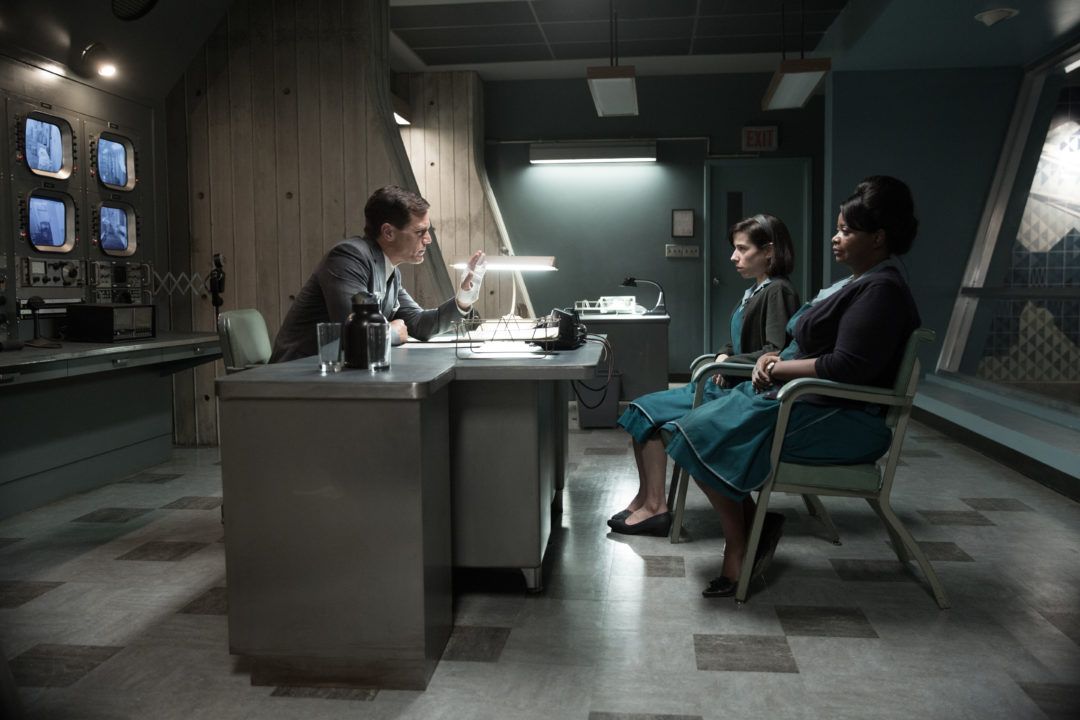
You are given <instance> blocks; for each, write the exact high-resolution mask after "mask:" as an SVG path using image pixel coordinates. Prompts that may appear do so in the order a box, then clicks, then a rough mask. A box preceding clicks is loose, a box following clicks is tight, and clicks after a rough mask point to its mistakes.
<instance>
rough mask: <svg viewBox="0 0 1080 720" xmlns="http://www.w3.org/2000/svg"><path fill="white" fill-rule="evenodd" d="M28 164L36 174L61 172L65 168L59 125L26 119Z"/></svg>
mask: <svg viewBox="0 0 1080 720" xmlns="http://www.w3.org/2000/svg"><path fill="white" fill-rule="evenodd" d="M26 162H27V164H28V165H29V166H30V169H31V170H34V171H36V172H43V173H58V172H60V168H62V167H63V166H64V145H63V140H62V139H61V137H60V126H59V125H57V124H55V123H51V122H46V121H44V120H37V119H35V118H27V119H26Z"/></svg>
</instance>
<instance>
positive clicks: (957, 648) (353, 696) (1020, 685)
mask: <svg viewBox="0 0 1080 720" xmlns="http://www.w3.org/2000/svg"><path fill="white" fill-rule="evenodd" d="M571 441H572V444H573V453H572V457H571V461H572V464H571V468H572V470H571V474H570V480H569V486H568V488H567V491H566V495H565V498H564V511H563V513H562V515H561V516H557V520H558V525H559V527H557V528H556V529H555V531H554V535H553V538H552V544H551V546H550V548H549V551H548V563H547V567H546V569H545V581H546V589H545V591H544V592H543V593H540V594H536V595H527V594H526V593H525V592H524V585H523V582H522V580H521V577H520V575H519V574H517V573H514V572H506V573H498V572H496V573H491V572H469V573H461V574H459V575H457V576H455V583H456V589H457V592H458V596H457V601H456V607H455V619H456V620H455V621H456V626H457V629H456V631H455V632H454V635H453V636H452V637H451V640H450V643H449V645H448V646H447V649H446V652H445V654H444V656H443V660H442V662H441V663H440V665H439V667H438V669H437V671H436V672H435V675H434V677H433V678H432V681H431V685H430V687H429V688H428V690H427V691H426V692H402V691H388V690H357V689H343V688H272V687H253V686H252V685H251V684H250V668H249V667H248V665H247V663H246V662H245V661H244V660H243V659H242V658H237V657H234V656H231V655H229V653H228V637H227V632H228V619H227V600H226V593H225V549H224V545H223V544H222V543H221V542H220V540H221V538H222V526H221V514H220V510H219V504H220V494H221V479H220V467H219V466H218V464H217V460H218V455H217V453H216V452H214V451H177V452H176V453H175V454H174V457H173V460H172V461H171V462H169V463H166V464H164V465H162V466H159V467H156V468H152V469H151V471H150V472H146V473H141V474H139V475H137V476H134V477H130V478H117V482H116V483H115V484H112V485H109V486H106V487H103V488H100V489H98V490H95V491H93V492H90V493H86V494H83V495H77V496H74V497H71V498H67V499H65V500H63V501H61V502H57V503H54V504H52V505H49V506H47V507H44V508H41V509H39V510H36V511H33V512H29V513H24V514H22V515H19V516H17V517H14V518H11V519H9V520H6V521H4V522H0V642H2V644H3V651H4V653H5V654H6V656H7V658H8V660H9V662H10V666H11V672H12V675H13V676H14V678H15V680H16V682H17V683H18V684H19V685H20V696H21V699H22V702H23V704H24V706H25V709H26V711H27V714H28V716H29V717H32V718H56V719H69V718H70V719H71V720H76V719H77V720H104V719H105V718H109V719H116V718H133V719H134V718H138V719H142V718H153V719H155V720H167V719H169V718H182V719H183V720H199V719H202V718H206V719H213V720H223V719H231V718H252V719H256V718H257V719H259V720H262V719H274V718H305V719H320V718H357V719H361V720H362V719H365V718H463V719H469V720H471V719H473V718H478V719H487V718H492V719H494V718H499V719H500V720H502V719H505V718H527V719H528V718H537V719H539V718H555V719H558V718H567V719H579V720H645V719H646V718H664V719H666V720H675V719H677V718H715V719H718V720H719V719H723V720H730V719H732V718H770V720H771V719H773V718H806V719H808V720H813V719H818V718H820V719H821V720H826V719H832V718H1010V719H1011V718H1048V717H1049V718H1076V717H1080V645H1078V643H1080V507H1078V506H1077V505H1076V504H1075V503H1073V502H1071V501H1069V500H1066V499H1064V498H1062V497H1061V496H1058V495H1056V494H1054V493H1052V492H1050V491H1048V490H1046V489H1044V488H1043V487H1041V486H1040V485H1038V484H1036V483H1033V482H1031V481H1029V480H1027V479H1025V478H1024V477H1022V476H1020V475H1018V474H1016V473H1014V472H1012V471H1010V470H1008V469H1005V468H1003V467H1001V466H1000V465H997V464H995V463H994V462H992V461H990V460H988V459H987V458H985V457H984V456H982V455H980V454H979V453H977V452H974V451H972V450H969V449H967V448H966V447H964V446H962V445H959V444H957V443H955V442H952V441H950V440H949V439H947V438H944V437H942V436H940V435H938V434H936V433H934V432H933V431H931V430H929V429H927V428H925V427H923V426H919V425H915V426H914V427H913V428H912V429H911V431H910V432H909V441H908V445H907V451H906V452H905V455H904V464H903V466H902V467H901V468H900V469H899V471H898V479H897V489H896V492H895V495H894V496H895V505H896V507H897V511H898V513H899V515H900V517H901V518H902V519H903V520H904V522H905V523H906V524H907V525H908V527H909V528H910V529H911V531H912V533H913V534H914V536H915V537H916V538H917V539H918V540H919V541H920V542H921V543H922V545H923V547H924V549H925V550H926V551H927V553H928V555H929V557H930V558H931V560H933V561H934V566H935V568H936V569H937V572H938V573H939V575H940V577H941V580H942V582H943V583H944V585H945V588H946V591H947V592H948V593H949V597H950V599H951V601H952V604H953V607H952V609H951V610H948V611H940V610H938V609H937V606H936V605H935V604H934V601H933V599H932V598H931V596H930V595H929V593H928V591H927V589H926V587H925V585H924V584H923V583H922V579H921V576H920V575H919V573H918V571H917V570H915V569H914V568H911V569H905V568H903V567H901V566H900V564H899V563H898V562H897V561H896V560H895V556H894V555H893V554H892V551H891V549H890V548H889V545H888V537H887V536H886V534H885V532H884V530H883V529H882V528H881V527H880V525H879V524H878V521H877V519H876V517H875V516H874V515H873V513H872V512H871V511H870V509H869V508H868V507H866V506H865V504H861V503H860V502H858V501H844V500H836V499H826V501H825V502H826V504H827V505H828V507H829V509H830V512H831V513H832V515H833V518H834V520H835V521H836V524H837V526H838V527H839V528H840V532H841V536H842V539H843V545H841V546H834V545H832V544H831V543H829V542H827V541H825V540H824V539H822V535H821V533H820V532H819V530H818V528H817V527H816V525H815V523H814V521H812V520H811V519H809V518H808V517H807V516H806V513H805V510H804V509H803V506H802V503H801V501H800V500H799V498H795V497H788V496H779V497H778V498H776V501H775V503H776V507H777V509H778V510H780V511H782V512H784V514H785V515H786V516H787V523H786V524H785V535H784V538H783V540H782V541H781V543H780V546H779V548H778V550H777V553H776V558H775V560H774V562H773V566H772V568H771V569H770V571H769V574H768V577H767V583H766V584H764V585H758V586H757V587H756V592H755V594H754V596H753V597H752V598H751V601H750V602H749V603H748V604H746V605H744V606H741V607H740V606H737V605H736V604H735V603H734V602H733V601H731V600H730V599H728V600H723V599H705V598H702V597H701V595H700V591H701V589H702V588H703V587H704V586H705V584H706V583H707V581H708V579H709V578H711V577H713V576H715V575H716V574H717V573H718V568H719V562H720V553H721V551H722V547H723V539H722V538H721V537H720V536H719V524H718V522H717V521H716V519H715V518H714V516H713V515H712V513H711V512H710V511H709V510H708V509H707V508H706V504H705V502H704V499H703V497H702V496H701V494H700V493H699V492H698V491H697V490H696V489H692V490H691V492H690V494H689V498H688V509H687V539H688V540H689V542H685V543H682V544H679V545H671V544H669V543H668V542H667V540H666V539H662V538H644V537H634V538H628V537H622V536H612V535H609V534H608V532H607V528H606V527H605V525H604V520H605V519H606V518H607V516H608V515H609V514H611V513H612V512H614V511H615V510H618V509H620V507H621V503H623V502H625V501H626V500H627V499H628V498H629V496H630V495H631V494H632V492H633V490H632V488H633V487H634V485H635V482H636V481H635V471H634V462H633V458H632V455H631V454H630V452H629V448H628V446H627V439H626V436H625V435H624V434H622V433H621V432H619V431H614V430H610V431H609V430H594V431H588V432H574V433H573V434H572V435H571ZM282 531H283V532H302V531H303V529H302V528H283V529H282ZM311 606H312V612H318V602H317V598H312V604H311Z"/></svg>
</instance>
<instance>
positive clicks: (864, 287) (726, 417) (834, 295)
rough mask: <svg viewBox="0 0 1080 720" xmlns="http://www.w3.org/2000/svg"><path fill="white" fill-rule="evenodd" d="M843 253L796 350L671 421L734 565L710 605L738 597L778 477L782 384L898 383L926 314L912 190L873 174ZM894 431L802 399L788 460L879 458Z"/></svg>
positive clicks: (769, 527) (869, 414) (681, 455)
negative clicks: (840, 274)
mask: <svg viewBox="0 0 1080 720" xmlns="http://www.w3.org/2000/svg"><path fill="white" fill-rule="evenodd" d="M836 225H837V226H836V234H835V235H834V236H833V238H832V250H833V255H834V257H835V258H836V260H837V261H838V262H840V263H843V264H844V265H847V266H848V267H849V268H850V269H851V271H852V274H851V276H850V277H848V278H845V279H844V280H841V281H840V282H838V283H836V284H834V285H832V286H831V287H829V288H826V289H825V290H823V291H822V292H821V293H820V294H819V295H818V296H817V297H816V298H815V299H814V301H813V302H812V303H810V304H809V305H808V306H806V307H804V308H803V309H801V310H800V311H799V313H797V315H796V318H794V322H793V326H794V338H795V339H794V342H792V343H791V344H790V345H789V346H788V347H787V348H785V349H784V350H783V351H782V352H780V353H776V352H767V353H765V354H763V355H762V356H761V357H760V358H758V360H757V362H756V364H755V367H754V371H753V378H752V384H751V383H743V384H742V385H739V386H737V387H735V388H734V389H732V390H731V391H729V392H726V393H724V396H723V397H722V398H718V399H716V400H714V401H713V403H711V405H712V406H714V409H713V410H712V411H710V412H708V413H707V414H706V413H705V412H699V410H703V409H704V407H705V406H702V408H699V409H697V410H694V411H692V412H690V413H689V414H687V415H686V416H684V417H681V418H678V419H677V420H674V421H672V422H669V423H667V424H666V425H664V427H663V430H664V431H665V432H666V433H668V436H669V441H668V444H667V446H666V448H665V450H666V452H667V454H668V455H670V456H671V457H672V458H673V459H674V460H675V461H676V462H677V463H678V464H679V465H680V466H682V467H684V468H686V469H687V470H688V471H689V472H690V474H691V475H692V476H693V478H694V479H695V480H696V481H697V483H698V485H700V486H701V488H702V490H703V491H704V492H705V495H706V496H707V497H708V498H709V501H710V502H711V504H712V505H713V507H714V508H715V509H716V511H717V512H718V513H719V515H720V522H721V525H722V526H723V529H724V538H725V547H724V561H723V567H722V569H721V574H720V576H719V577H717V578H715V579H714V580H713V581H712V582H711V583H710V584H709V586H708V587H707V588H706V589H705V591H704V593H703V594H704V595H706V596H707V597H725V596H729V595H733V594H734V593H735V586H736V583H737V580H738V577H739V573H740V572H741V570H742V564H743V562H744V558H743V555H744V554H745V550H746V540H747V534H748V531H749V527H750V524H751V521H752V519H753V517H754V512H755V507H754V502H753V500H752V499H751V498H750V495H749V494H750V492H751V491H752V490H756V489H758V488H760V487H761V485H762V483H764V482H765V480H766V478H767V476H768V473H769V470H770V468H769V450H770V448H771V446H772V435H773V427H774V424H775V420H776V415H777V413H778V411H779V403H778V402H777V401H776V399H775V398H776V390H775V387H776V386H779V385H782V384H783V383H785V382H788V381H791V380H794V379H796V378H801V377H818V378H824V379H827V380H835V381H837V382H843V383H854V384H860V385H876V386H879V387H891V386H892V384H893V381H894V379H895V376H896V370H897V368H898V366H899V363H900V360H901V358H902V356H903V352H904V347H905V345H906V343H907V341H908V338H909V337H910V335H911V333H912V332H913V331H914V330H915V329H916V328H918V327H919V323H920V320H919V312H918V309H917V308H916V307H915V301H914V299H913V298H912V296H911V291H910V290H909V289H908V285H907V282H906V281H905V279H904V276H903V273H902V268H901V266H900V263H899V261H898V260H897V256H899V255H902V254H903V253H905V252H907V251H908V250H909V249H910V248H911V245H912V242H913V241H914V239H915V234H916V232H917V229H918V221H917V220H916V218H915V207H914V203H913V201H912V198H911V192H910V190H909V189H908V187H907V185H905V184H904V183H903V182H901V181H899V180H897V179H896V178H892V177H887V176H874V177H869V178H867V179H865V180H864V181H862V182H861V183H859V185H858V187H857V188H856V189H855V193H854V194H853V195H852V196H851V197H849V198H848V199H847V200H845V201H844V202H843V204H841V206H840V214H839V216H838V217H837V223H836ZM889 440H890V433H889V430H888V428H887V427H886V425H885V418H884V414H883V413H882V412H881V407H880V406H877V405H860V404H852V403H849V402H845V401H838V400H832V399H827V398H821V397H817V398H815V397H813V396H809V397H808V398H807V399H806V400H805V401H799V402H796V404H795V406H794V407H793V409H792V414H791V420H790V424H789V425H788V430H787V434H786V436H785V440H784V449H783V454H782V455H781V459H783V460H786V461H791V462H796V463H802V464H810V465H813V464H846V463H851V464H856V463H864V462H873V461H874V460H876V459H877V458H879V457H881V455H882V454H883V453H884V452H885V450H886V449H887V448H888V445H889ZM782 524H783V516H782V515H779V514H774V513H769V514H768V515H767V516H766V524H765V526H764V530H763V534H762V538H761V541H760V544H759V549H760V552H759V553H758V555H757V557H756V558H755V559H754V562H755V567H754V576H757V575H759V574H760V572H761V569H763V568H760V567H759V565H764V562H759V561H762V560H764V559H765V558H769V557H771V555H772V552H771V551H772V550H773V549H774V548H775V546H776V543H777V542H778V541H779V539H780V533H781V529H782Z"/></svg>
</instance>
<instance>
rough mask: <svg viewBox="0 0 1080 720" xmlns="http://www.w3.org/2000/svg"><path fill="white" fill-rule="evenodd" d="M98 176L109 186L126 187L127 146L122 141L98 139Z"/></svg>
mask: <svg viewBox="0 0 1080 720" xmlns="http://www.w3.org/2000/svg"><path fill="white" fill-rule="evenodd" d="M97 165H98V177H99V178H101V182H103V183H105V184H106V185H108V186H109V187H115V188H121V189H122V188H126V187H127V184H128V166H127V148H126V147H124V144H123V143H118V142H114V141H112V140H106V139H105V138H100V139H99V140H98V158H97Z"/></svg>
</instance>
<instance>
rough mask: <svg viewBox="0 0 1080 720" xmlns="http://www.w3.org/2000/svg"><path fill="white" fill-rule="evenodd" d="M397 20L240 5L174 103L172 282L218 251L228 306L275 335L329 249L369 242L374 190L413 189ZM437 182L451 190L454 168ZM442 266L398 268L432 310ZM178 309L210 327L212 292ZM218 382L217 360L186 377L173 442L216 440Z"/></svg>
mask: <svg viewBox="0 0 1080 720" xmlns="http://www.w3.org/2000/svg"><path fill="white" fill-rule="evenodd" d="M388 22H389V20H388V7H387V3H386V0H272V1H271V0H237V1H236V3H235V4H234V5H233V7H232V8H231V9H230V11H229V14H228V16H227V17H226V19H225V20H224V21H222V23H221V25H220V26H219V27H218V28H217V29H216V30H215V31H214V33H213V35H212V36H211V37H210V38H209V39H208V41H207V43H206V45H205V46H204V47H203V48H202V50H201V51H200V53H199V54H198V56H197V57H196V58H195V59H194V61H193V62H192V64H191V66H190V67H189V68H188V71H187V72H186V73H185V76H184V78H183V80H182V81H181V82H180V83H179V84H178V85H177V90H176V91H175V92H174V94H173V96H172V104H171V106H170V107H171V109H172V112H170V113H169V116H168V123H169V127H168V128H167V130H168V133H169V137H170V138H171V140H170V142H169V143H168V146H169V157H168V160H169V163H170V196H172V195H173V194H174V193H176V194H178V195H179V196H178V197H177V198H176V199H175V200H173V201H172V202H170V228H169V230H170V238H171V242H173V240H175V242H174V244H173V247H174V248H176V249H177V252H183V251H186V257H185V259H187V260H189V263H188V266H187V267H179V266H180V265H183V264H184V262H183V260H182V259H180V258H170V259H171V260H172V261H173V262H172V265H173V267H172V268H171V269H172V270H173V271H174V272H185V271H189V272H196V273H199V275H200V276H202V277H203V278H205V277H206V276H207V274H208V273H209V270H210V268H211V267H212V257H213V255H214V253H220V254H221V255H222V256H223V257H224V259H225V263H226V264H225V268H226V272H227V276H228V280H227V282H226V286H225V293H224V299H225V304H224V306H223V307H222V308H221V309H222V310H223V311H224V310H231V309H235V308H241V307H255V308H257V309H258V310H259V311H260V312H261V313H262V314H263V317H264V318H265V319H266V322H267V327H268V329H269V331H270V334H271V338H273V336H274V335H275V334H276V333H277V330H278V327H279V326H280V323H281V318H283V317H284V315H285V313H286V312H287V311H288V308H289V304H290V303H291V301H292V300H293V299H294V298H295V296H296V293H297V292H298V291H299V290H300V288H301V286H302V285H303V283H304V282H305V281H306V280H307V278H308V275H309V274H310V273H311V271H312V269H313V268H314V267H315V265H316V264H317V263H318V262H319V261H320V260H321V259H322V257H323V255H324V254H325V252H326V251H327V250H328V249H329V248H330V247H331V246H333V245H334V244H335V243H336V242H338V241H339V240H341V239H342V238H344V237H346V236H348V235H356V234H362V232H363V225H364V220H363V208H364V204H365V202H366V200H367V198H368V196H369V195H370V194H371V192H372V191H374V190H375V189H377V188H379V187H381V186H383V185H387V184H391V183H394V184H398V185H402V186H404V187H411V188H413V189H418V188H417V183H416V178H415V175H416V174H415V173H414V172H413V169H412V168H411V167H410V165H409V160H408V156H407V154H406V151H405V147H404V145H403V144H402V137H401V136H400V135H399V134H398V133H397V131H396V130H395V127H394V124H393V119H392V117H391V110H390V108H391V104H390V96H389V87H388V79H389V66H388V60H387V48H388V37H389V26H388ZM452 92H453V90H452V87H451V86H446V87H445V88H444V90H443V97H444V99H443V101H442V102H444V103H445V102H448V101H449V98H450V96H451V95H452ZM446 117H447V122H452V119H451V113H450V111H449V110H448V111H447V112H446ZM185 141H186V142H185ZM432 173H433V178H438V177H440V175H439V174H440V173H443V176H444V177H445V178H446V179H445V180H444V181H443V182H444V183H445V184H449V185H452V184H453V183H452V181H451V174H452V173H453V170H452V164H451V165H449V166H448V167H447V168H442V167H441V166H439V167H434V168H432ZM450 196H451V197H454V195H453V193H452V192H451V195H450ZM454 227H455V228H457V226H456V225H455V226H454ZM181 249H183V250H181ZM174 254H176V253H174ZM431 254H432V257H434V258H437V262H433V263H425V264H424V265H423V266H420V267H419V268H415V267H409V268H403V270H405V272H404V273H403V275H404V276H405V282H406V285H407V287H409V288H410V291H411V292H413V295H414V296H415V297H417V299H418V300H420V301H421V302H422V303H425V304H428V305H432V304H435V303H437V302H441V301H442V300H445V298H446V297H447V296H448V294H449V292H450V290H449V288H450V281H449V279H448V277H447V276H446V274H445V266H444V264H443V261H442V256H441V254H440V252H439V248H438V245H437V244H436V245H435V247H434V248H433V250H432V253H431ZM181 305H183V307H181ZM172 309H173V317H174V318H178V319H179V324H178V323H177V322H174V327H181V326H182V323H183V322H184V321H185V320H187V319H190V327H191V328H192V329H193V330H195V331H202V332H213V331H214V329H215V319H214V312H213V307H212V304H211V302H210V298H209V295H208V293H199V294H198V295H196V296H192V297H187V298H182V299H176V300H175V302H173V308H172ZM221 372H223V368H222V365H221V363H220V362H219V363H215V364H214V365H204V366H201V367H200V368H197V369H196V370H195V371H194V372H188V373H182V374H179V375H178V376H177V377H176V380H175V382H174V385H175V388H176V390H175V394H174V406H175V413H174V416H175V419H174V431H175V435H176V442H177V443H178V444H182V445H192V444H202V445H212V444H215V443H216V441H217V422H216V418H217V413H216V402H215V400H214V378H215V377H216V376H217V375H218V374H219V373H221Z"/></svg>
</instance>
